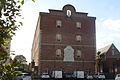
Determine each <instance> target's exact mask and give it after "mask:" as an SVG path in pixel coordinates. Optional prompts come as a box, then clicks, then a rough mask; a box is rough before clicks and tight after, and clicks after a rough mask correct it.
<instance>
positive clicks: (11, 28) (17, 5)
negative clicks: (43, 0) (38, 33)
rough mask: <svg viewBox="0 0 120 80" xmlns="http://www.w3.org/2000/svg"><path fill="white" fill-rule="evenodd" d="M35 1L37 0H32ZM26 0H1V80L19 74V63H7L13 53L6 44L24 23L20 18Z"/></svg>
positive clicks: (8, 79) (7, 79)
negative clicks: (7, 49) (7, 48)
mask: <svg viewBox="0 0 120 80" xmlns="http://www.w3.org/2000/svg"><path fill="white" fill-rule="evenodd" d="M32 1H35V0H32ZM23 4H24V0H0V54H1V55H0V74H2V76H3V77H0V80H10V79H12V78H13V77H15V76H16V75H17V73H18V72H19V71H16V69H17V68H18V67H16V66H17V65H18V63H15V62H14V63H7V64H6V63H5V62H6V60H7V59H8V57H9V56H10V55H11V54H10V53H8V52H7V51H6V48H5V45H7V44H9V42H8V41H7V40H8V39H12V37H13V36H14V35H15V31H16V30H17V29H18V28H19V27H20V26H21V25H23V23H22V22H21V21H18V20H19V19H18V18H21V13H20V11H21V6H22V5H23Z"/></svg>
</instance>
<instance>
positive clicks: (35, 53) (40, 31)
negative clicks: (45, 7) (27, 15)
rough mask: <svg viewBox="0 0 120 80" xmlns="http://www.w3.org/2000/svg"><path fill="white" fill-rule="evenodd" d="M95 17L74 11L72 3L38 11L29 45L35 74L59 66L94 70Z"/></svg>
mask: <svg viewBox="0 0 120 80" xmlns="http://www.w3.org/2000/svg"><path fill="white" fill-rule="evenodd" d="M95 19H96V18H95V17H91V16H88V13H83V12H76V9H75V8H74V6H72V5H69V4H68V5H65V6H64V7H63V8H62V10H53V9H49V13H47V12H40V13H39V17H38V22H37V26H36V30H35V34H34V40H33V45H32V60H33V61H34V62H35V66H38V70H37V71H38V74H39V75H40V74H42V73H44V72H52V71H57V70H61V71H63V72H64V73H72V72H73V71H89V72H94V71H95V56H96V32H95Z"/></svg>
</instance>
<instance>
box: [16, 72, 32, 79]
mask: <svg viewBox="0 0 120 80" xmlns="http://www.w3.org/2000/svg"><path fill="white" fill-rule="evenodd" d="M17 79H20V80H32V78H31V75H30V74H29V73H20V74H19V75H18V76H17Z"/></svg>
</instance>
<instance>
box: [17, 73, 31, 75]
mask: <svg viewBox="0 0 120 80" xmlns="http://www.w3.org/2000/svg"><path fill="white" fill-rule="evenodd" d="M18 76H30V74H29V73H21V74H18Z"/></svg>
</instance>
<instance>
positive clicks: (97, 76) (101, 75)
mask: <svg viewBox="0 0 120 80" xmlns="http://www.w3.org/2000/svg"><path fill="white" fill-rule="evenodd" d="M94 78H95V79H102V80H105V75H104V74H103V73H96V74H95V75H94Z"/></svg>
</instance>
